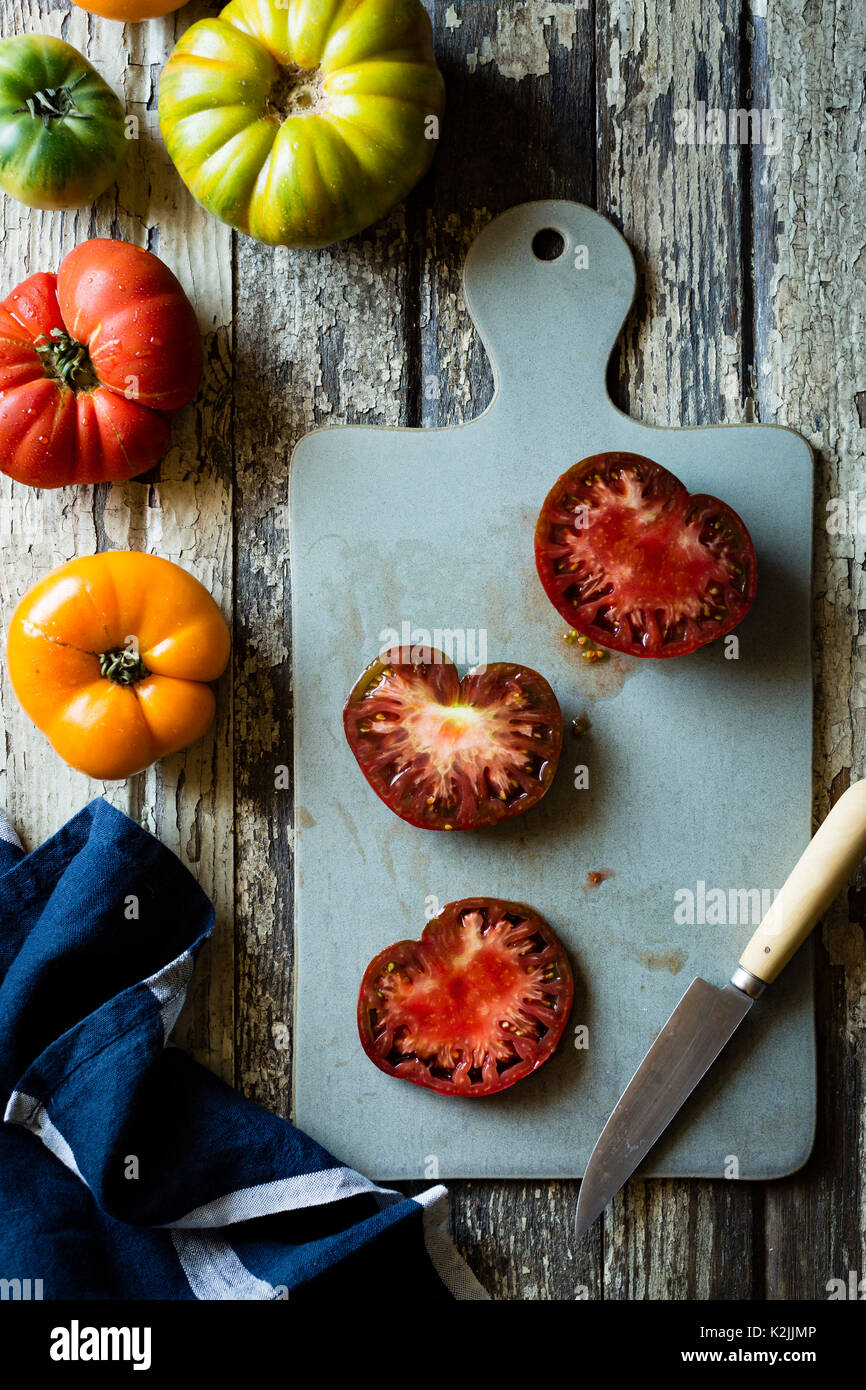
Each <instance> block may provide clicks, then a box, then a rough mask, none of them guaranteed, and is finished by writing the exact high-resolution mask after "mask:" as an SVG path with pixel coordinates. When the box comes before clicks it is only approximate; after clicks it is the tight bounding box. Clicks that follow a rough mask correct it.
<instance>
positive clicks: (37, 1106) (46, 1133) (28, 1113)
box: [3, 1091, 87, 1187]
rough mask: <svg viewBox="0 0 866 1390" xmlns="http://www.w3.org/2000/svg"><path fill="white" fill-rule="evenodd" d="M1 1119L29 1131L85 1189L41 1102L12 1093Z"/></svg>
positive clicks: (57, 1131) (79, 1171) (66, 1145)
mask: <svg viewBox="0 0 866 1390" xmlns="http://www.w3.org/2000/svg"><path fill="white" fill-rule="evenodd" d="M3 1119H4V1120H5V1121H6V1123H7V1125H21V1126H22V1128H24V1129H29V1130H30V1133H31V1134H35V1135H36V1137H37V1139H41V1140H42V1143H43V1144H44V1145H45V1147H46V1149H48V1150H49V1151H50V1152H51V1153H53V1154H54V1155H55V1157H56V1158H59V1159H60V1162H61V1163H64V1164H65V1165H66V1167H67V1168H68V1169H69V1170H70V1172H72V1173H74V1174H75V1176H76V1177H77V1178H79V1179H80V1180H81V1182H83V1183H84V1186H85V1187H87V1182H86V1180H85V1178H84V1176H83V1174H82V1172H81V1169H80V1168H79V1167H78V1164H77V1163H76V1162H75V1154H74V1153H73V1152H72V1149H71V1148H70V1147H69V1145H68V1144H67V1142H66V1140H65V1139H64V1138H63V1135H62V1134H61V1133H60V1130H59V1129H57V1127H56V1126H55V1125H54V1123H53V1122H52V1121H51V1119H50V1118H49V1116H48V1111H47V1110H46V1109H45V1106H44V1105H43V1104H42V1102H41V1100H34V1098H33V1096H28V1095H25V1094H24V1092H23V1091H13V1092H12V1094H11V1096H10V1097H9V1104H8V1105H7V1106H6V1113H5V1115H4V1116H3Z"/></svg>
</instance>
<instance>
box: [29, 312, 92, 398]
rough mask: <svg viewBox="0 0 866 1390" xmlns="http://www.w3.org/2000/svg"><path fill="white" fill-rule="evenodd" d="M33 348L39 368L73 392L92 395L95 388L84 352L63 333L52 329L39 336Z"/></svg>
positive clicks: (86, 354)
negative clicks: (36, 354) (41, 366)
mask: <svg viewBox="0 0 866 1390" xmlns="http://www.w3.org/2000/svg"><path fill="white" fill-rule="evenodd" d="M33 346H34V347H35V348H36V351H37V352H38V353H39V356H40V358H41V360H42V365H43V367H45V368H46V369H47V371H49V372H50V374H51V375H52V376H53V377H55V378H56V380H57V381H62V382H63V383H64V385H65V386H69V387H70V388H71V389H72V390H73V391H92V390H93V388H94V387H95V386H98V385H99V378H98V377H97V375H96V372H95V371H94V370H93V363H92V362H91V360H90V354H89V352H88V351H87V348H86V347H85V346H84V344H83V343H79V342H78V341H77V339H75V338H72V337H70V335H69V334H68V333H66V332H65V331H64V329H62V328H52V329H50V331H49V332H48V333H41V334H40V335H39V337H38V338H37V339H36V342H35V343H34V345H33Z"/></svg>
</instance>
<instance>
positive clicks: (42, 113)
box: [12, 72, 93, 130]
mask: <svg viewBox="0 0 866 1390" xmlns="http://www.w3.org/2000/svg"><path fill="white" fill-rule="evenodd" d="M86 76H87V74H86V73H84V72H83V73H82V74H81V76H80V77H76V79H75V81H74V82H70V84H69V86H68V87H42V88H40V90H39V91H38V92H34V93H33V95H32V96H30V97H28V98H27V100H26V101H25V103H24V105H23V106H17V107H16V108H15V110H14V111H13V112H12V114H13V116H23V115H25V114H29V115H31V116H32V117H33V119H34V121H41V122H42V124H43V126H44V127H45V129H46V130H47V129H48V127H49V125H50V123H51V121H62V120H65V119H66V118H67V117H68V116H74V117H75V118H76V119H77V120H79V121H91V120H93V117H92V116H91V115H89V114H88V113H87V112H86V111H80V110H79V109H78V103H77V102H76V100H75V97H74V96H73V95H72V94H73V92H74V91H75V88H76V87H77V86H78V84H79V83H80V82H83V81H84V79H85V77H86Z"/></svg>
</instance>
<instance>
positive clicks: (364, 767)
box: [343, 647, 562, 830]
mask: <svg viewBox="0 0 866 1390" xmlns="http://www.w3.org/2000/svg"><path fill="white" fill-rule="evenodd" d="M343 723H344V726H345V730H346V738H347V739H348V740H349V746H350V748H351V749H352V752H353V753H354V755H355V757H356V758H357V760H358V763H359V765H360V767H361V771H362V772H363V774H364V776H365V777H366V779H367V781H368V782H369V783H370V786H371V787H372V788H373V790H374V791H375V792H377V793H378V795H379V796H380V797H381V798H382V800H383V801H384V802H385V804H386V806H390V808H391V810H392V811H394V812H395V814H396V815H398V816H400V817H401V819H402V820H407V821H409V823H410V825H418V826H421V827H423V828H424V829H426V830H474V829H476V828H477V827H478V826H482V825H493V824H495V822H496V821H500V820H504V819H505V818H506V817H508V816H516V815H519V814H520V812H521V811H527V810H528V809H529V807H530V806H534V805H535V803H536V801H539V800H540V799H541V797H542V796H544V793H545V792H546V791H547V789H548V787H549V786H550V784H551V782H552V781H553V774H554V773H555V771H556V764H557V762H558V760H559V753H560V749H561V747H562V714H561V713H560V709H559V705H558V704H557V700H556V696H555V695H554V693H553V691H552V690H551V688H550V686H549V685H548V683H547V681H546V680H545V679H544V677H543V676H540V675H539V674H538V672H537V671H531V670H530V669H529V667H528V666H515V665H512V664H511V663H510V662H505V661H498V662H494V663H493V664H492V665H490V666H486V667H484V668H483V669H480V670H478V671H470V672H469V673H468V675H466V676H464V677H463V680H462V681H461V680H460V678H459V676H458V675H457V669H456V667H455V666H454V665H453V663H452V662H450V661H449V660H448V658H447V656H445V655H444V653H442V652H440V651H436V650H435V649H434V648H432V647H427V648H423V649H418V648H414V647H394V648H393V649H392V650H391V651H389V652H387V653H386V654H385V655H383V656H380V657H377V659H376V660H375V661H374V662H372V664H371V665H370V666H368V667H367V669H366V671H365V672H364V674H363V675H362V676H361V679H360V680H359V681H358V683H357V685H356V686H355V687H354V689H353V690H352V693H351V694H350V696H349V698H348V700H347V701H346V706H345V709H344V710H343Z"/></svg>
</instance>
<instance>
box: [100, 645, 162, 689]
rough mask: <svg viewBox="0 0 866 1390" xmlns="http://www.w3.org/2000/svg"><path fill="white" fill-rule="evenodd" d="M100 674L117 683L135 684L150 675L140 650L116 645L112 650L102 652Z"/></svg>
mask: <svg viewBox="0 0 866 1390" xmlns="http://www.w3.org/2000/svg"><path fill="white" fill-rule="evenodd" d="M99 674H100V675H101V676H104V677H105V679H106V680H109V681H114V683H115V685H135V683H136V681H143V680H144V679H145V677H146V676H149V675H150V672H149V671H148V669H147V667H146V666H145V664H144V662H143V661H142V659H141V657H140V656H139V654H138V652H134V651H130V650H129V649H128V648H126V647H114V648H112V650H111V651H110V652H100V655H99Z"/></svg>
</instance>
